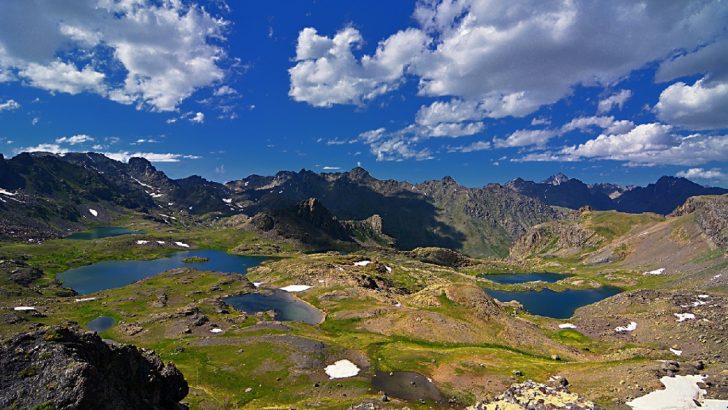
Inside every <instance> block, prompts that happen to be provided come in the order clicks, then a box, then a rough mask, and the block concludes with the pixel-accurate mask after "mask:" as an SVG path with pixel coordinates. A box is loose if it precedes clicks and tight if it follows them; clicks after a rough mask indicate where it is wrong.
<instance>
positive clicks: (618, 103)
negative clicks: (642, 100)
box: [597, 90, 632, 114]
mask: <svg viewBox="0 0 728 410" xmlns="http://www.w3.org/2000/svg"><path fill="white" fill-rule="evenodd" d="M631 96H632V90H620V91H619V92H618V93H616V94H612V95H610V96H609V97H607V98H605V99H603V100H601V101H599V105H598V106H597V113H599V114H604V113H608V112H609V111H612V108H614V107H619V109H620V110H621V109H622V107H624V104H625V103H626V102H627V100H629V98H630V97H631Z"/></svg>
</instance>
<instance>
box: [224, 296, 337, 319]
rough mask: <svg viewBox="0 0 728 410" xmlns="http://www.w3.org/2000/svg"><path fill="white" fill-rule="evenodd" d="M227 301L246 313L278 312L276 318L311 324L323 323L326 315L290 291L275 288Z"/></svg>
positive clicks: (229, 298) (226, 300)
mask: <svg viewBox="0 0 728 410" xmlns="http://www.w3.org/2000/svg"><path fill="white" fill-rule="evenodd" d="M224 300H225V303H227V304H228V305H230V306H232V307H234V308H235V309H237V310H240V311H243V312H245V313H257V312H266V311H269V310H272V311H274V312H275V313H276V320H281V321H295V322H304V323H308V324H310V325H315V324H318V323H321V321H322V320H323V318H324V316H323V313H321V311H320V310H318V309H316V308H315V307H313V306H311V305H309V304H308V303H305V302H303V301H301V300H298V299H296V298H294V297H293V296H291V295H290V294H289V293H288V292H285V291H282V290H278V289H275V290H273V291H272V292H271V293H270V294H267V293H248V294H245V295H238V296H231V297H228V298H225V299H224Z"/></svg>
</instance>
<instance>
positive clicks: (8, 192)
mask: <svg viewBox="0 0 728 410" xmlns="http://www.w3.org/2000/svg"><path fill="white" fill-rule="evenodd" d="M0 194H3V195H6V196H15V195H18V194H16V193H15V192H10V191H6V190H4V189H2V188H0Z"/></svg>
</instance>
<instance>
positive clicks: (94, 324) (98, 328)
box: [86, 316, 116, 333]
mask: <svg viewBox="0 0 728 410" xmlns="http://www.w3.org/2000/svg"><path fill="white" fill-rule="evenodd" d="M114 324H116V320H114V318H113V317H111V316H99V317H97V318H96V319H94V320H92V321H90V322H88V323H86V327H87V328H89V329H90V330H93V331H94V332H96V333H101V332H105V331H107V330H109V329H111V328H112V327H113V326H114Z"/></svg>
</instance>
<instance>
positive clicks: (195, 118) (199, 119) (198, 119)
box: [189, 112, 205, 124]
mask: <svg viewBox="0 0 728 410" xmlns="http://www.w3.org/2000/svg"><path fill="white" fill-rule="evenodd" d="M189 119H190V122H193V123H195V124H202V123H203V122H205V114H204V113H201V112H197V113H195V115H191V116H190V117H189Z"/></svg>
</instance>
